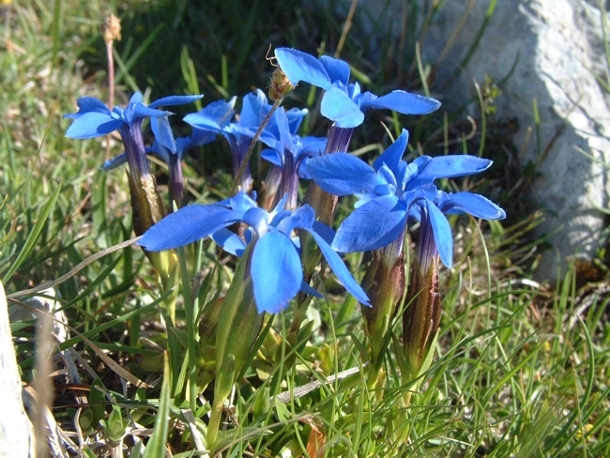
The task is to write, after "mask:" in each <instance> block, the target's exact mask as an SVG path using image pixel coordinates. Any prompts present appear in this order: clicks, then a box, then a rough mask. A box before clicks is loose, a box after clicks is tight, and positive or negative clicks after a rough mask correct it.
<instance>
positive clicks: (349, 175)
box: [307, 153, 380, 196]
mask: <svg viewBox="0 0 610 458" xmlns="http://www.w3.org/2000/svg"><path fill="white" fill-rule="evenodd" d="M307 172H308V173H309V174H310V175H311V177H312V178H313V180H314V181H315V182H316V184H317V185H318V186H320V187H321V188H322V189H324V190H325V191H326V192H328V193H330V194H333V195H335V196H348V195H351V194H367V193H372V192H373V190H374V189H375V186H377V185H378V184H380V182H379V179H378V178H377V174H376V173H375V171H374V170H373V169H372V168H371V166H370V165H368V164H367V163H366V162H364V161H363V160H362V159H359V158H357V157H355V156H352V155H351V154H348V153H334V154H327V155H325V156H319V157H313V158H311V159H309V160H308V161H307Z"/></svg>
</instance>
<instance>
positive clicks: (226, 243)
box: [210, 228, 246, 257]
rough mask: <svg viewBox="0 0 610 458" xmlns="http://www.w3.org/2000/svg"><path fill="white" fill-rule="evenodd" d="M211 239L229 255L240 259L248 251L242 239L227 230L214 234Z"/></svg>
mask: <svg viewBox="0 0 610 458" xmlns="http://www.w3.org/2000/svg"><path fill="white" fill-rule="evenodd" d="M210 238H211V239H212V240H214V243H216V244H217V245H219V246H221V247H222V249H223V250H225V251H226V252H227V253H231V254H232V255H235V256H238V257H241V255H242V254H244V251H245V249H246V243H245V242H244V241H243V240H242V238H241V237H240V236H239V235H237V234H235V233H233V232H231V231H230V230H229V229H226V228H224V229H221V230H219V231H216V232H214V233H213V234H212V235H211V236H210Z"/></svg>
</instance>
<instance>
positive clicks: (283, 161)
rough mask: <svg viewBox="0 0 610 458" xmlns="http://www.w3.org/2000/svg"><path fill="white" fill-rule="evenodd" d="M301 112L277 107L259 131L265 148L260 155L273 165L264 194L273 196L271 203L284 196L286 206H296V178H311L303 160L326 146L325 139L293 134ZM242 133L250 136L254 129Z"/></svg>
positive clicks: (297, 179) (322, 150)
mask: <svg viewBox="0 0 610 458" xmlns="http://www.w3.org/2000/svg"><path fill="white" fill-rule="evenodd" d="M305 113H307V110H306V109H303V110H295V109H292V110H288V111H286V110H284V108H283V107H278V108H277V109H276V110H275V112H274V113H273V115H272V116H271V118H270V119H269V122H268V123H267V124H266V125H265V127H264V129H263V131H262V133H261V136H260V141H261V142H262V143H264V144H265V145H267V146H268V147H269V148H266V149H263V150H262V151H261V153H260V156H261V158H263V159H265V160H266V161H268V162H270V163H271V164H273V166H274V167H273V168H272V169H271V170H270V172H269V174H268V175H267V178H266V180H265V193H266V197H267V198H273V196H275V200H274V204H273V205H275V204H277V202H278V201H279V196H283V195H287V204H286V206H287V208H289V209H294V208H296V206H297V199H298V188H299V178H304V179H310V178H311V177H310V175H309V173H308V172H307V169H306V167H305V164H306V162H307V159H308V158H310V157H315V156H319V155H320V154H322V153H323V152H324V149H325V148H326V138H320V137H312V136H306V137H301V136H299V135H297V131H298V129H299V126H300V124H301V120H302V118H303V116H304V114H305ZM246 133H247V135H251V136H254V135H255V133H256V132H255V131H254V130H249V131H247V132H246Z"/></svg>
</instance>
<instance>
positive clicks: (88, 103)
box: [64, 97, 110, 119]
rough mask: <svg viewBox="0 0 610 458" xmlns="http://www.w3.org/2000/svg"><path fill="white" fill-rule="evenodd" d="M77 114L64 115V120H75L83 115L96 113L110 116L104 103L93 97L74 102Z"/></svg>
mask: <svg viewBox="0 0 610 458" xmlns="http://www.w3.org/2000/svg"><path fill="white" fill-rule="evenodd" d="M76 106H77V107H78V112H76V113H70V114H65V115H64V118H69V119H76V118H78V117H80V116H81V115H83V114H85V113H91V112H97V113H105V114H110V110H109V109H108V107H107V106H106V104H105V103H104V102H102V101H101V100H98V99H96V98H95V97H81V98H79V99H78V100H77V101H76Z"/></svg>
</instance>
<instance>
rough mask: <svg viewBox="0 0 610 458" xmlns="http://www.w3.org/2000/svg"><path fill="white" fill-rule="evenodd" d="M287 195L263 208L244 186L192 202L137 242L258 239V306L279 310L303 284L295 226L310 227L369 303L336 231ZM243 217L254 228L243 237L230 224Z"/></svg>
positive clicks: (253, 271) (236, 247) (228, 245)
mask: <svg viewBox="0 0 610 458" xmlns="http://www.w3.org/2000/svg"><path fill="white" fill-rule="evenodd" d="M283 205H284V200H283V201H282V202H280V204H279V205H278V207H276V209H275V210H274V211H272V212H271V213H269V212H267V211H265V210H264V209H262V208H259V207H258V206H257V205H256V202H255V201H254V199H252V198H251V197H250V196H248V195H247V194H245V193H243V192H240V193H238V194H237V195H235V196H234V197H232V198H230V199H228V200H226V201H223V202H219V203H217V204H211V205H189V206H187V207H184V208H181V209H180V210H178V211H177V212H175V213H172V214H171V215H168V216H167V217H166V218H164V219H163V220H161V221H160V222H158V223H157V224H155V225H154V226H153V227H151V228H150V229H149V230H148V231H147V232H146V233H145V234H144V235H143V237H142V239H141V240H140V241H139V242H138V243H139V244H140V245H142V246H143V247H144V248H146V249H147V250H149V251H161V250H168V249H171V248H176V247H179V246H183V245H186V244H188V243H192V242H194V241H196V240H199V239H201V238H203V237H208V236H214V237H213V238H214V240H216V241H217V242H218V243H220V244H221V245H222V246H223V247H224V248H225V249H226V250H227V251H229V252H232V253H236V254H241V253H242V252H243V250H244V249H245V247H246V243H254V246H253V250H252V259H251V261H250V271H249V272H250V275H251V276H252V283H253V289H254V300H255V302H256V305H257V308H258V310H259V312H261V313H262V312H269V313H277V312H280V311H281V310H283V309H284V308H286V306H287V305H288V303H289V302H290V300H291V299H292V298H294V297H295V296H296V294H297V293H298V292H299V290H301V289H305V290H306V291H307V292H310V291H309V290H311V288H310V287H308V286H305V288H303V267H302V265H301V258H300V255H299V246H298V239H296V238H294V237H293V231H294V230H295V229H299V230H304V231H307V232H308V233H309V234H311V236H312V237H313V238H314V240H315V241H316V243H317V244H318V246H319V247H320V250H321V251H322V254H323V255H324V257H325V259H326V261H327V263H328V265H329V266H330V268H331V269H332V270H333V272H334V273H335V275H336V276H337V278H338V279H339V280H340V281H341V282H342V283H343V285H344V286H345V288H346V289H347V290H348V291H349V292H350V293H351V294H352V295H353V296H354V297H355V298H356V299H358V301H360V302H361V303H363V304H365V305H369V301H368V298H367V297H366V294H365V293H364V291H363V290H362V288H361V287H360V286H359V285H358V283H356V281H355V280H354V278H353V277H352V276H351V274H350V273H349V271H348V269H347V267H345V264H344V263H343V261H342V260H341V258H340V257H339V255H338V254H337V253H336V252H335V251H334V250H333V249H332V248H331V246H330V244H329V241H330V240H332V237H333V231H332V230H331V229H330V228H328V227H326V226H324V225H322V224H320V223H318V222H317V221H316V220H315V213H314V211H313V209H312V208H311V207H309V206H307V205H306V206H303V207H300V208H298V209H296V210H294V211H289V210H284V209H283ZM235 223H245V224H247V225H248V226H250V228H251V231H250V232H249V234H248V235H247V236H246V240H243V239H241V238H239V237H238V236H237V234H234V233H231V232H230V231H228V230H227V228H228V227H229V226H231V225H233V224H235Z"/></svg>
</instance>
